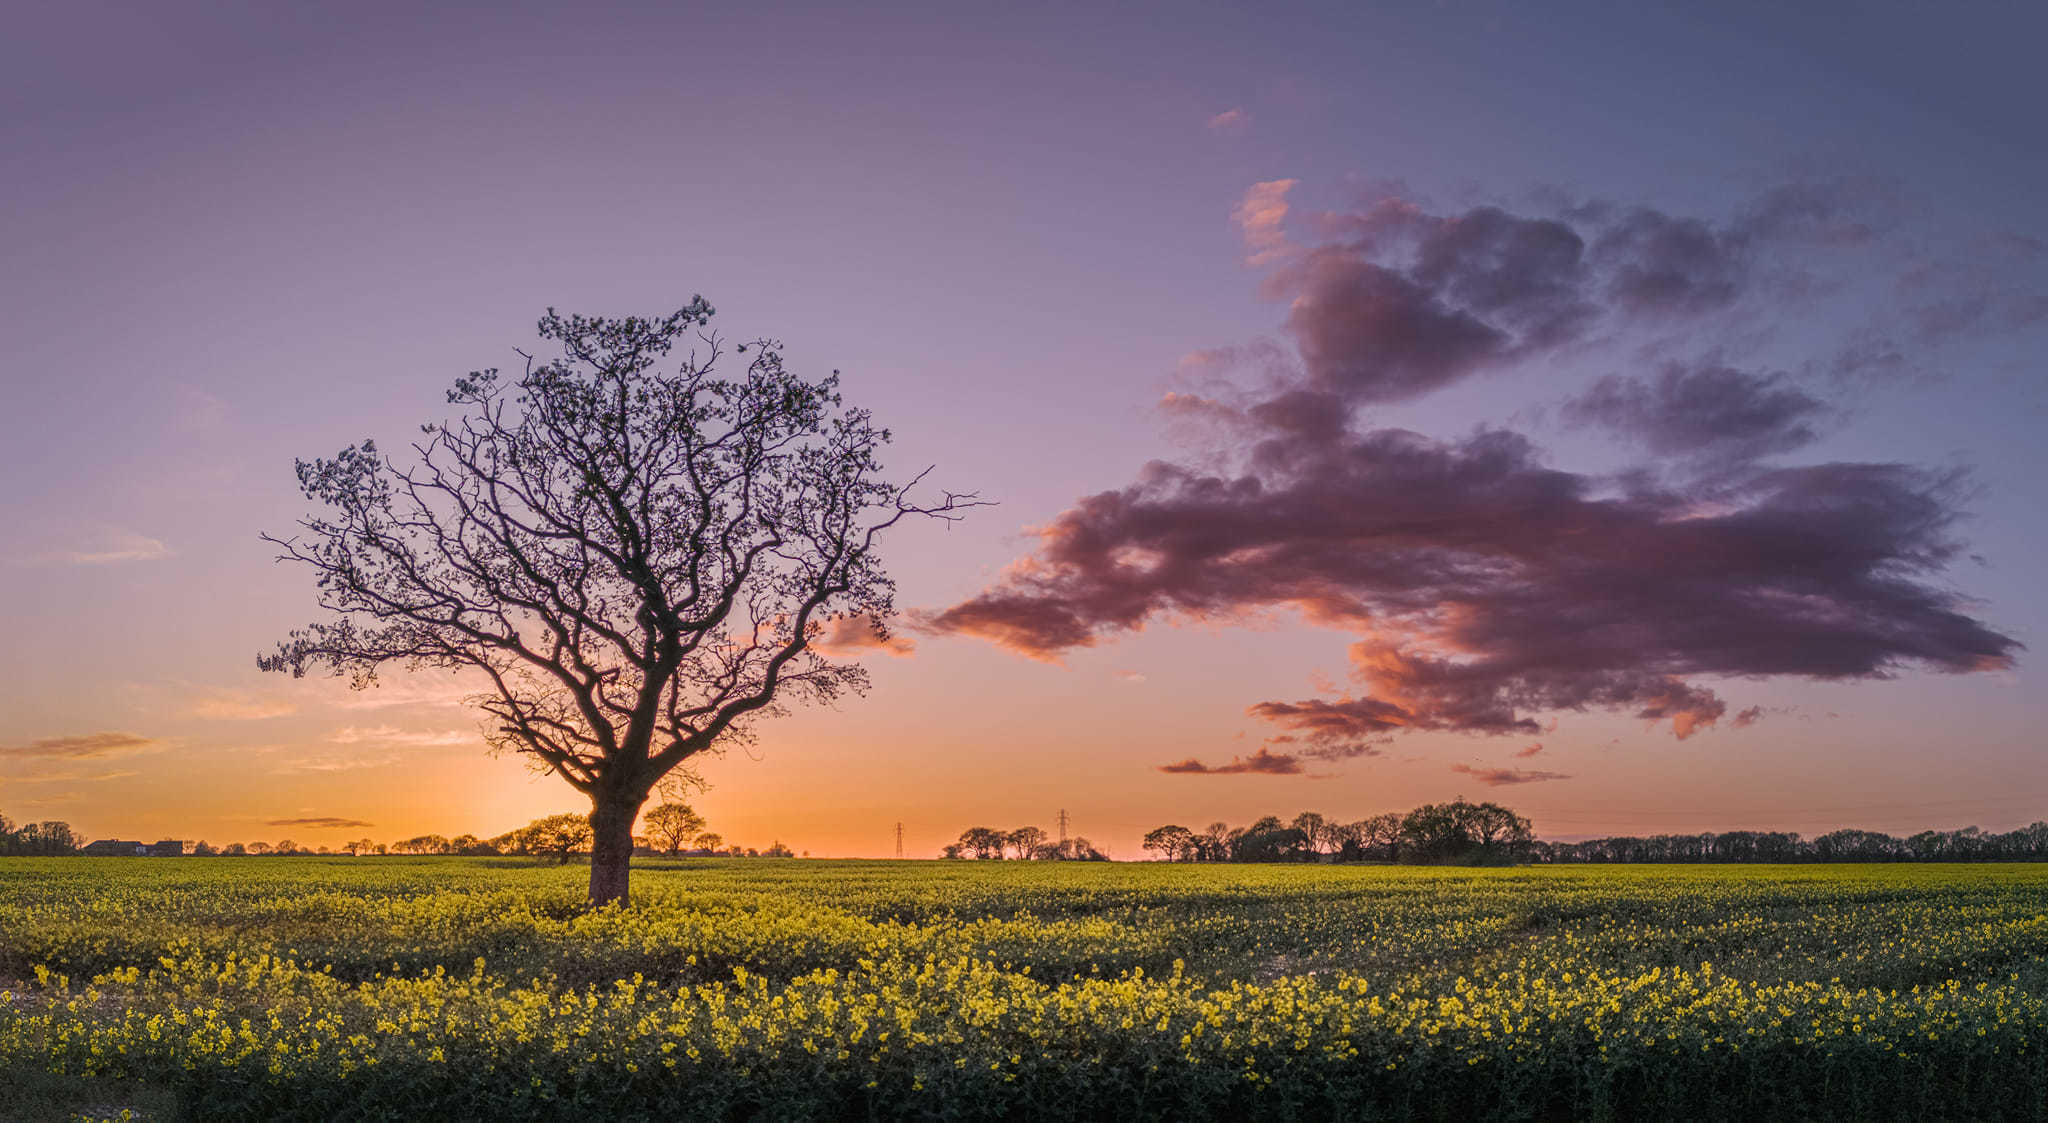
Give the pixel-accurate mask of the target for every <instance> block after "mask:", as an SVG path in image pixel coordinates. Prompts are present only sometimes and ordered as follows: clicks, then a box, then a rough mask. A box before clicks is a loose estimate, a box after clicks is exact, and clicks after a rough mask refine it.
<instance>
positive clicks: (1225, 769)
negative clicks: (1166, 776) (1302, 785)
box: [1159, 748, 1302, 776]
mask: <svg viewBox="0 0 2048 1123" xmlns="http://www.w3.org/2000/svg"><path fill="white" fill-rule="evenodd" d="M1159 770H1160V771H1161V772H1170V773H1174V774H1176V775H1184V776H1231V775H1241V774H1246V773H1255V774H1258V775H1262V776H1299V775H1301V772H1302V768H1301V758H1300V757H1296V756H1292V755H1289V754H1287V753H1276V752H1271V751H1269V750H1267V749H1264V748H1261V749H1260V750H1259V751H1258V752H1255V753H1253V754H1252V755H1250V756H1234V757H1231V758H1230V763H1229V764H1217V765H1208V764H1203V763H1202V762H1201V761H1199V760H1196V759H1195V758H1194V757H1189V758H1187V759H1186V760H1182V761H1176V762H1174V763H1172V764H1162V765H1160V766H1159Z"/></svg>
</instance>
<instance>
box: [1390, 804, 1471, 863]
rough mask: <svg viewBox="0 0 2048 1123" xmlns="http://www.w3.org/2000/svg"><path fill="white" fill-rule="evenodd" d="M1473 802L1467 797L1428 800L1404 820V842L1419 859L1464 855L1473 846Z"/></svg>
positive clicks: (1402, 842) (1444, 859) (1402, 828)
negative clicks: (1471, 809)
mask: <svg viewBox="0 0 2048 1123" xmlns="http://www.w3.org/2000/svg"><path fill="white" fill-rule="evenodd" d="M1471 806H1472V805H1471V804H1469V803H1466V802H1465V801H1464V800H1462V799H1461V800H1453V801H1452V802H1450V803H1426V804H1423V805H1422V806H1421V807H1418V808H1416V809H1415V810H1413V811H1410V812H1408V814H1407V815H1405V816H1403V817H1402V819H1401V845H1402V846H1403V847H1404V848H1405V849H1406V850H1407V851H1408V853H1409V854H1410V855H1411V856H1412V857H1414V858H1415V859H1417V860H1420V861H1425V862H1430V861H1447V860H1452V859H1456V858H1462V857H1464V856H1465V854H1466V853H1467V852H1469V851H1470V850H1471V849H1472V847H1473V838H1472V831H1471V821H1470V815H1469V814H1468V812H1469V809H1470V808H1471Z"/></svg>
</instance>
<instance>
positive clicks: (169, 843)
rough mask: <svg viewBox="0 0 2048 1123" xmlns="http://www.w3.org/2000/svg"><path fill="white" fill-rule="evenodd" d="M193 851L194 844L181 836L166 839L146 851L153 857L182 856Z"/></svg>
mask: <svg viewBox="0 0 2048 1123" xmlns="http://www.w3.org/2000/svg"><path fill="white" fill-rule="evenodd" d="M191 852H192V844H191V843H189V842H186V841H185V840H184V839H181V838H167V839H164V840H163V841H161V842H159V843H157V844H156V845H155V846H152V847H150V848H149V849H148V850H147V851H146V853H148V854H149V855H150V856H151V857H153V858H182V857H184V856H185V855H187V854H189V853H191Z"/></svg>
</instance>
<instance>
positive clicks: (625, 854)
mask: <svg viewBox="0 0 2048 1123" xmlns="http://www.w3.org/2000/svg"><path fill="white" fill-rule="evenodd" d="M646 798H647V797H645V796H642V797H640V799H637V800H631V799H628V798H625V797H622V796H616V795H610V794H600V795H598V796H596V797H595V798H594V800H593V806H592V808H591V812H590V831H591V835H590V907H592V908H600V907H602V906H604V905H609V904H611V903H613V902H615V901H616V902H617V903H619V904H621V905H623V904H625V903H626V879H627V877H628V876H629V875H630V874H631V872H632V866H633V820H634V819H637V818H639V817H640V804H641V803H643V802H645V801H646Z"/></svg>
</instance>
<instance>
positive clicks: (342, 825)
mask: <svg viewBox="0 0 2048 1123" xmlns="http://www.w3.org/2000/svg"><path fill="white" fill-rule="evenodd" d="M263 825H264V826H266V827H312V828H318V829H325V830H353V829H355V828H358V827H374V826H376V825H377V824H375V823H370V822H365V821H363V820H361V819H343V818H339V817H337V816H333V815H313V816H308V817H306V818H301V819H266V820H265V821H264V823H263Z"/></svg>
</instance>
